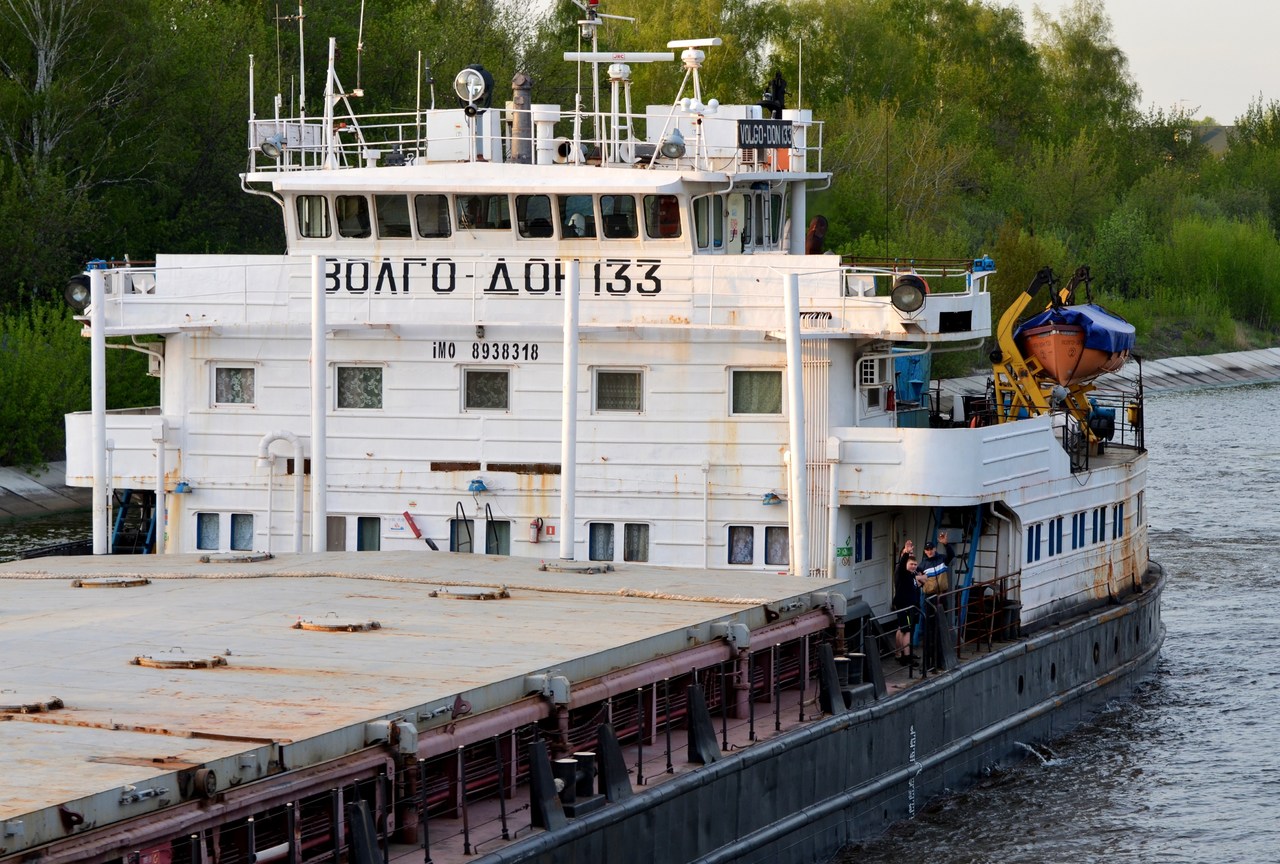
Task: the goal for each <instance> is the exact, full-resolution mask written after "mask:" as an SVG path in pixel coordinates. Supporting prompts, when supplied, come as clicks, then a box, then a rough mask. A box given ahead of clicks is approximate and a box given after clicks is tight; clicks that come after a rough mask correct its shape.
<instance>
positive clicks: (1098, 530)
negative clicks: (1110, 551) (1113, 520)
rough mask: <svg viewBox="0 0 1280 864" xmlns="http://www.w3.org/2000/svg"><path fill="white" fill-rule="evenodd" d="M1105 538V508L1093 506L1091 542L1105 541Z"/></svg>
mask: <svg viewBox="0 0 1280 864" xmlns="http://www.w3.org/2000/svg"><path fill="white" fill-rule="evenodd" d="M1106 540H1107V508H1106V507H1095V508H1093V542H1094V543H1105V542H1106Z"/></svg>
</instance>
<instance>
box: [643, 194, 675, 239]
mask: <svg viewBox="0 0 1280 864" xmlns="http://www.w3.org/2000/svg"><path fill="white" fill-rule="evenodd" d="M644 232H645V234H646V235H648V236H649V237H650V238H651V239H653V240H668V239H670V238H672V237H679V236H680V199H679V198H677V197H676V196H674V195H646V196H644Z"/></svg>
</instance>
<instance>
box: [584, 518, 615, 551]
mask: <svg viewBox="0 0 1280 864" xmlns="http://www.w3.org/2000/svg"><path fill="white" fill-rule="evenodd" d="M587 558H588V559H590V560H591V561H612V560H613V523H612V522H590V523H588V524H587Z"/></svg>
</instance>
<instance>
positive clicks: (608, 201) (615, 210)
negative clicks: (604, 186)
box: [600, 195, 640, 240]
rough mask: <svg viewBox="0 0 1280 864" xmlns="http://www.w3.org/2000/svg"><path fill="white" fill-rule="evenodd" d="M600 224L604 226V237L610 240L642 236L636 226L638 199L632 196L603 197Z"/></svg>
mask: <svg viewBox="0 0 1280 864" xmlns="http://www.w3.org/2000/svg"><path fill="white" fill-rule="evenodd" d="M600 222H601V224H603V225H604V236H605V237H606V238H608V239H610V240H626V239H630V238H633V237H638V236H640V229H639V226H638V225H637V224H636V199H634V198H632V197H631V196H630V195H601V196H600Z"/></svg>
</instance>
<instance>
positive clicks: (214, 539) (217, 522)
mask: <svg viewBox="0 0 1280 864" xmlns="http://www.w3.org/2000/svg"><path fill="white" fill-rule="evenodd" d="M221 521H222V520H221V517H220V516H219V515H218V514H217V513H197V514H196V548H197V549H209V550H213V551H217V550H218V549H220V548H222V546H221V543H222V538H221V536H220V534H221V531H220V526H221Z"/></svg>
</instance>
